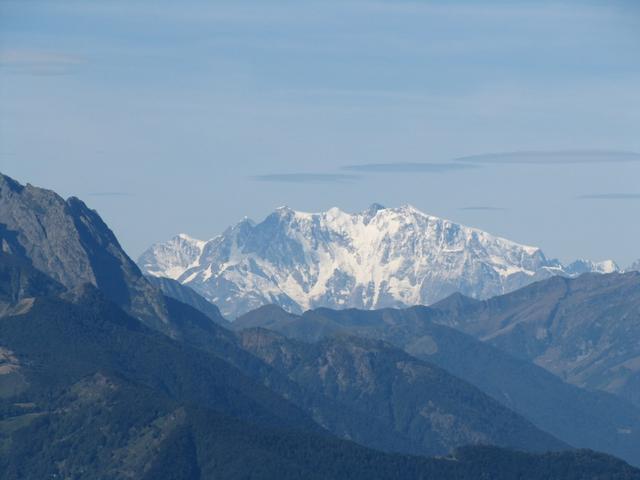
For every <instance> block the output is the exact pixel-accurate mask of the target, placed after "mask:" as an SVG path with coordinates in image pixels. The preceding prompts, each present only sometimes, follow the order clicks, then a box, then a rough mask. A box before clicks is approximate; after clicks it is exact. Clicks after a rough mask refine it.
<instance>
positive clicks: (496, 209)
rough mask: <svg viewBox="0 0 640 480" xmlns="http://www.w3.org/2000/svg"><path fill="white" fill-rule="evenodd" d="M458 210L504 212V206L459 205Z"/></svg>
mask: <svg viewBox="0 0 640 480" xmlns="http://www.w3.org/2000/svg"><path fill="white" fill-rule="evenodd" d="M458 210H466V211H477V212H504V211H505V210H507V209H506V208H504V207H492V206H489V205H470V206H468V207H460V208H459V209H458Z"/></svg>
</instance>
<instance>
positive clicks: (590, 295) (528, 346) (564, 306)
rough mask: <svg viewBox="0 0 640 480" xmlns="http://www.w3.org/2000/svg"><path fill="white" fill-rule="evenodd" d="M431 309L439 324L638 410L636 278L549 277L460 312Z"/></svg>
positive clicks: (639, 303)
mask: <svg viewBox="0 0 640 480" xmlns="http://www.w3.org/2000/svg"><path fill="white" fill-rule="evenodd" d="M434 308H435V309H436V310H438V311H439V312H440V315H439V316H437V317H436V321H438V322H440V323H443V324H445V325H448V326H452V327H455V328H457V329H460V330H463V331H465V332H467V333H469V334H471V335H473V336H475V337H477V338H479V339H482V340H484V341H486V342H488V343H491V344H492V345H495V346H497V347H499V348H500V349H502V350H504V351H507V352H509V353H511V354H512V355H514V356H517V357H520V358H523V359H526V360H532V361H534V362H535V363H536V364H538V365H540V366H541V367H544V368H546V369H547V370H549V371H551V372H553V373H555V374H556V375H558V376H559V377H561V378H563V379H565V380H566V381H568V382H570V383H573V384H575V385H578V386H582V387H587V388H590V389H600V390H604V391H607V392H611V393H615V394H618V395H621V396H623V397H625V398H627V399H628V400H630V401H632V402H634V403H636V404H637V405H639V406H640V272H629V273H625V274H620V273H613V274H609V275H595V274H585V275H582V276H580V277H578V278H575V279H566V278H559V277H557V278H551V279H549V280H545V281H542V282H538V283H535V284H533V285H530V286H528V287H525V288H523V289H521V290H518V291H516V292H513V293H510V294H507V295H502V296H500V297H495V298H492V299H490V300H487V301H484V302H473V303H469V304H468V305H467V306H465V307H464V308H456V309H452V308H451V303H450V302H447V301H444V302H441V303H440V304H437V305H435V306H434Z"/></svg>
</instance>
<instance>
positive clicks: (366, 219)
mask: <svg viewBox="0 0 640 480" xmlns="http://www.w3.org/2000/svg"><path fill="white" fill-rule="evenodd" d="M138 265H139V266H140V268H141V270H143V272H145V273H146V274H148V275H153V276H160V277H168V278H172V279H175V280H178V281H179V282H181V283H183V284H186V285H188V286H190V287H192V288H193V289H195V290H196V291H197V292H199V293H200V294H201V295H203V296H204V297H205V298H206V299H207V300H209V301H211V302H213V303H215V304H216V305H217V306H218V307H219V308H220V310H221V311H222V313H223V314H224V315H225V316H226V317H227V318H229V319H231V320H233V319H234V318H236V317H237V316H239V315H242V314H243V313H246V312H248V311H250V310H252V309H255V308H257V307H260V306H262V305H265V304H271V303H273V304H277V305H279V306H281V307H283V308H284V309H286V310H288V311H290V312H292V313H301V312H303V311H305V310H308V309H312V308H317V307H329V308H360V309H377V308H385V307H406V306H410V305H417V304H424V305H428V304H431V303H434V302H436V301H438V300H441V299H443V298H445V297H446V296H448V295H450V294H452V293H455V292H459V293H462V294H464V295H467V296H470V297H473V298H478V299H484V298H489V297H492V296H495V295H499V294H503V293H507V292H510V291H513V290H516V289H518V288H520V287H522V286H525V285H527V284H529V283H532V282H534V281H537V280H541V279H544V278H548V277H550V276H553V275H565V276H576V275H578V274H581V273H585V272H598V273H608V272H611V271H617V270H618V267H617V265H616V264H615V262H613V261H611V260H606V261H604V262H592V261H589V260H578V261H576V262H574V263H572V264H570V265H568V266H564V265H562V264H561V263H560V262H559V261H558V260H555V259H547V258H546V257H545V255H544V253H543V252H542V251H541V250H540V249H539V248H537V247H532V246H527V245H522V244H519V243H516V242H513V241H510V240H507V239H505V238H501V237H498V236H494V235H491V234H489V233H487V232H484V231H482V230H479V229H476V228H471V227H467V226H464V225H460V224H458V223H455V222H452V221H450V220H447V219H443V218H439V217H436V216H432V215H428V214H426V213H423V212H421V211H419V210H418V209H416V208H414V207H412V206H410V205H405V206H401V207H398V208H385V207H383V206H381V205H378V204H373V205H372V206H371V207H369V208H368V209H366V210H365V211H363V212H359V213H353V214H352V213H347V212H344V211H342V210H340V209H338V208H332V209H329V210H327V211H326V212H320V213H306V212H299V211H295V210H292V209H290V208H288V207H280V208H278V209H276V211H275V212H273V213H272V214H270V215H269V216H267V218H265V219H264V220H263V221H262V222H260V223H255V222H253V221H252V220H250V219H248V218H244V219H243V220H242V221H241V222H239V223H238V224H236V225H234V226H232V227H230V228H228V229H227V230H226V231H225V232H224V233H222V234H221V235H218V236H216V237H214V238H212V239H210V240H207V241H203V240H198V239H194V238H192V237H190V236H188V235H186V234H180V235H177V236H176V237H174V238H172V239H170V240H169V241H167V242H162V243H158V244H155V245H153V246H151V247H150V248H149V249H148V250H147V251H145V252H144V253H143V254H142V255H141V257H140V258H139V260H138Z"/></svg>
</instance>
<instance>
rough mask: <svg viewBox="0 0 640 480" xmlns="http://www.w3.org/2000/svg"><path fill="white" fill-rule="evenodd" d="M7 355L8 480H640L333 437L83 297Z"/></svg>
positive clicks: (56, 301) (26, 319) (269, 396)
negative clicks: (412, 453)
mask: <svg viewBox="0 0 640 480" xmlns="http://www.w3.org/2000/svg"><path fill="white" fill-rule="evenodd" d="M0 346H2V355H0V360H1V362H2V364H1V365H0V367H1V368H0V377H4V376H6V375H7V374H11V373H14V374H18V375H20V376H21V378H22V380H23V385H22V388H21V389H19V390H13V391H8V390H3V391H2V395H0V469H1V470H2V471H3V472H4V473H3V478H7V479H31V478H51V477H62V478H77V479H125V478H145V479H154V480H163V479H176V478H180V479H200V478H202V479H212V478H264V479H269V478H285V479H286V478H318V479H330V478H331V479H337V478H345V479H346V478H349V479H354V478H355V479H358V478H374V479H375V478H380V479H383V478H384V479H393V478H403V479H412V478H416V479H418V478H441V479H445V480H447V479H450V478H451V479H454V478H455V479H464V478H478V475H479V474H480V475H482V476H487V477H488V478H498V479H500V478H514V477H513V476H514V475H519V476H520V477H519V478H531V479H538V478H560V477H562V478H571V477H570V476H567V472H570V473H571V475H575V476H576V477H575V478H612V479H616V478H620V479H627V478H631V479H635V478H640V473H639V472H637V471H636V470H633V469H631V468H630V467H629V466H627V465H626V464H624V463H622V462H620V461H618V460H616V459H613V458H611V457H607V456H603V455H599V454H594V453H591V452H572V453H564V454H557V455H540V456H531V455H525V454H519V453H515V452H510V451H503V450H498V449H495V448H484V447H483V448H481V449H477V450H476V449H463V450H462V451H461V452H460V453H458V454H457V456H456V459H455V460H453V459H449V460H435V459H428V458H421V457H409V456H402V455H388V454H382V453H379V452H376V451H372V450H367V449H366V448H363V447H359V446H357V445H355V444H352V443H350V442H344V441H340V440H337V439H334V438H332V437H330V436H328V435H327V434H326V433H323V432H322V431H320V430H319V429H318V427H317V426H316V425H315V424H314V423H313V422H311V420H310V419H308V418H307V417H306V416H305V415H304V414H303V413H302V412H301V411H300V410H298V409H296V408H295V407H294V406H293V405H291V404H289V403H288V402H286V401H284V400H282V399H281V398H279V397H277V396H276V395H274V394H273V393H271V392H270V391H269V390H267V389H265V388H263V387H260V386H259V385H257V384H255V383H254V382H252V381H251V380H249V379H247V378H246V377H245V376H244V375H243V374H242V373H240V372H239V371H238V370H237V369H235V368H234V367H232V366H230V365H229V364H227V363H226V362H224V361H222V360H220V359H218V358H216V357H215V356H212V355H211V354H208V353H206V352H204V351H202V350H199V349H193V348H190V347H188V346H185V345H183V344H181V343H179V342H177V341H174V340H172V339H169V338H168V337H166V336H164V335H162V334H159V333H157V332H154V331H152V330H150V329H149V328H148V327H146V326H145V325H143V324H142V323H140V322H139V321H137V320H136V319H134V318H132V317H130V316H128V315H126V314H125V313H124V312H123V311H122V310H120V309H119V308H118V307H117V306H115V305H113V304H112V303H110V302H109V301H107V300H106V299H104V297H103V296H102V295H101V293H100V292H99V291H97V290H95V289H94V288H93V287H89V286H87V287H80V288H78V289H74V290H72V291H69V292H67V293H65V294H63V298H56V297H39V298H37V299H35V300H34V302H33V304H32V305H31V307H30V308H29V309H27V310H26V311H24V312H23V313H20V314H17V315H7V316H4V317H3V318H2V321H0ZM248 422H249V423H248ZM316 432H317V433H316Z"/></svg>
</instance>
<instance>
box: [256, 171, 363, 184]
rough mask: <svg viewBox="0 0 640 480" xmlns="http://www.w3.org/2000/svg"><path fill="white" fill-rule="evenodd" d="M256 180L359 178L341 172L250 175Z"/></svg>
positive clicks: (299, 181)
mask: <svg viewBox="0 0 640 480" xmlns="http://www.w3.org/2000/svg"><path fill="white" fill-rule="evenodd" d="M250 178H251V179H252V180H255V181H257V182H276V183H345V182H353V181H356V180H359V179H360V178H362V177H360V175H346V174H341V173H274V174H268V175H254V176H252V177H250Z"/></svg>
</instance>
